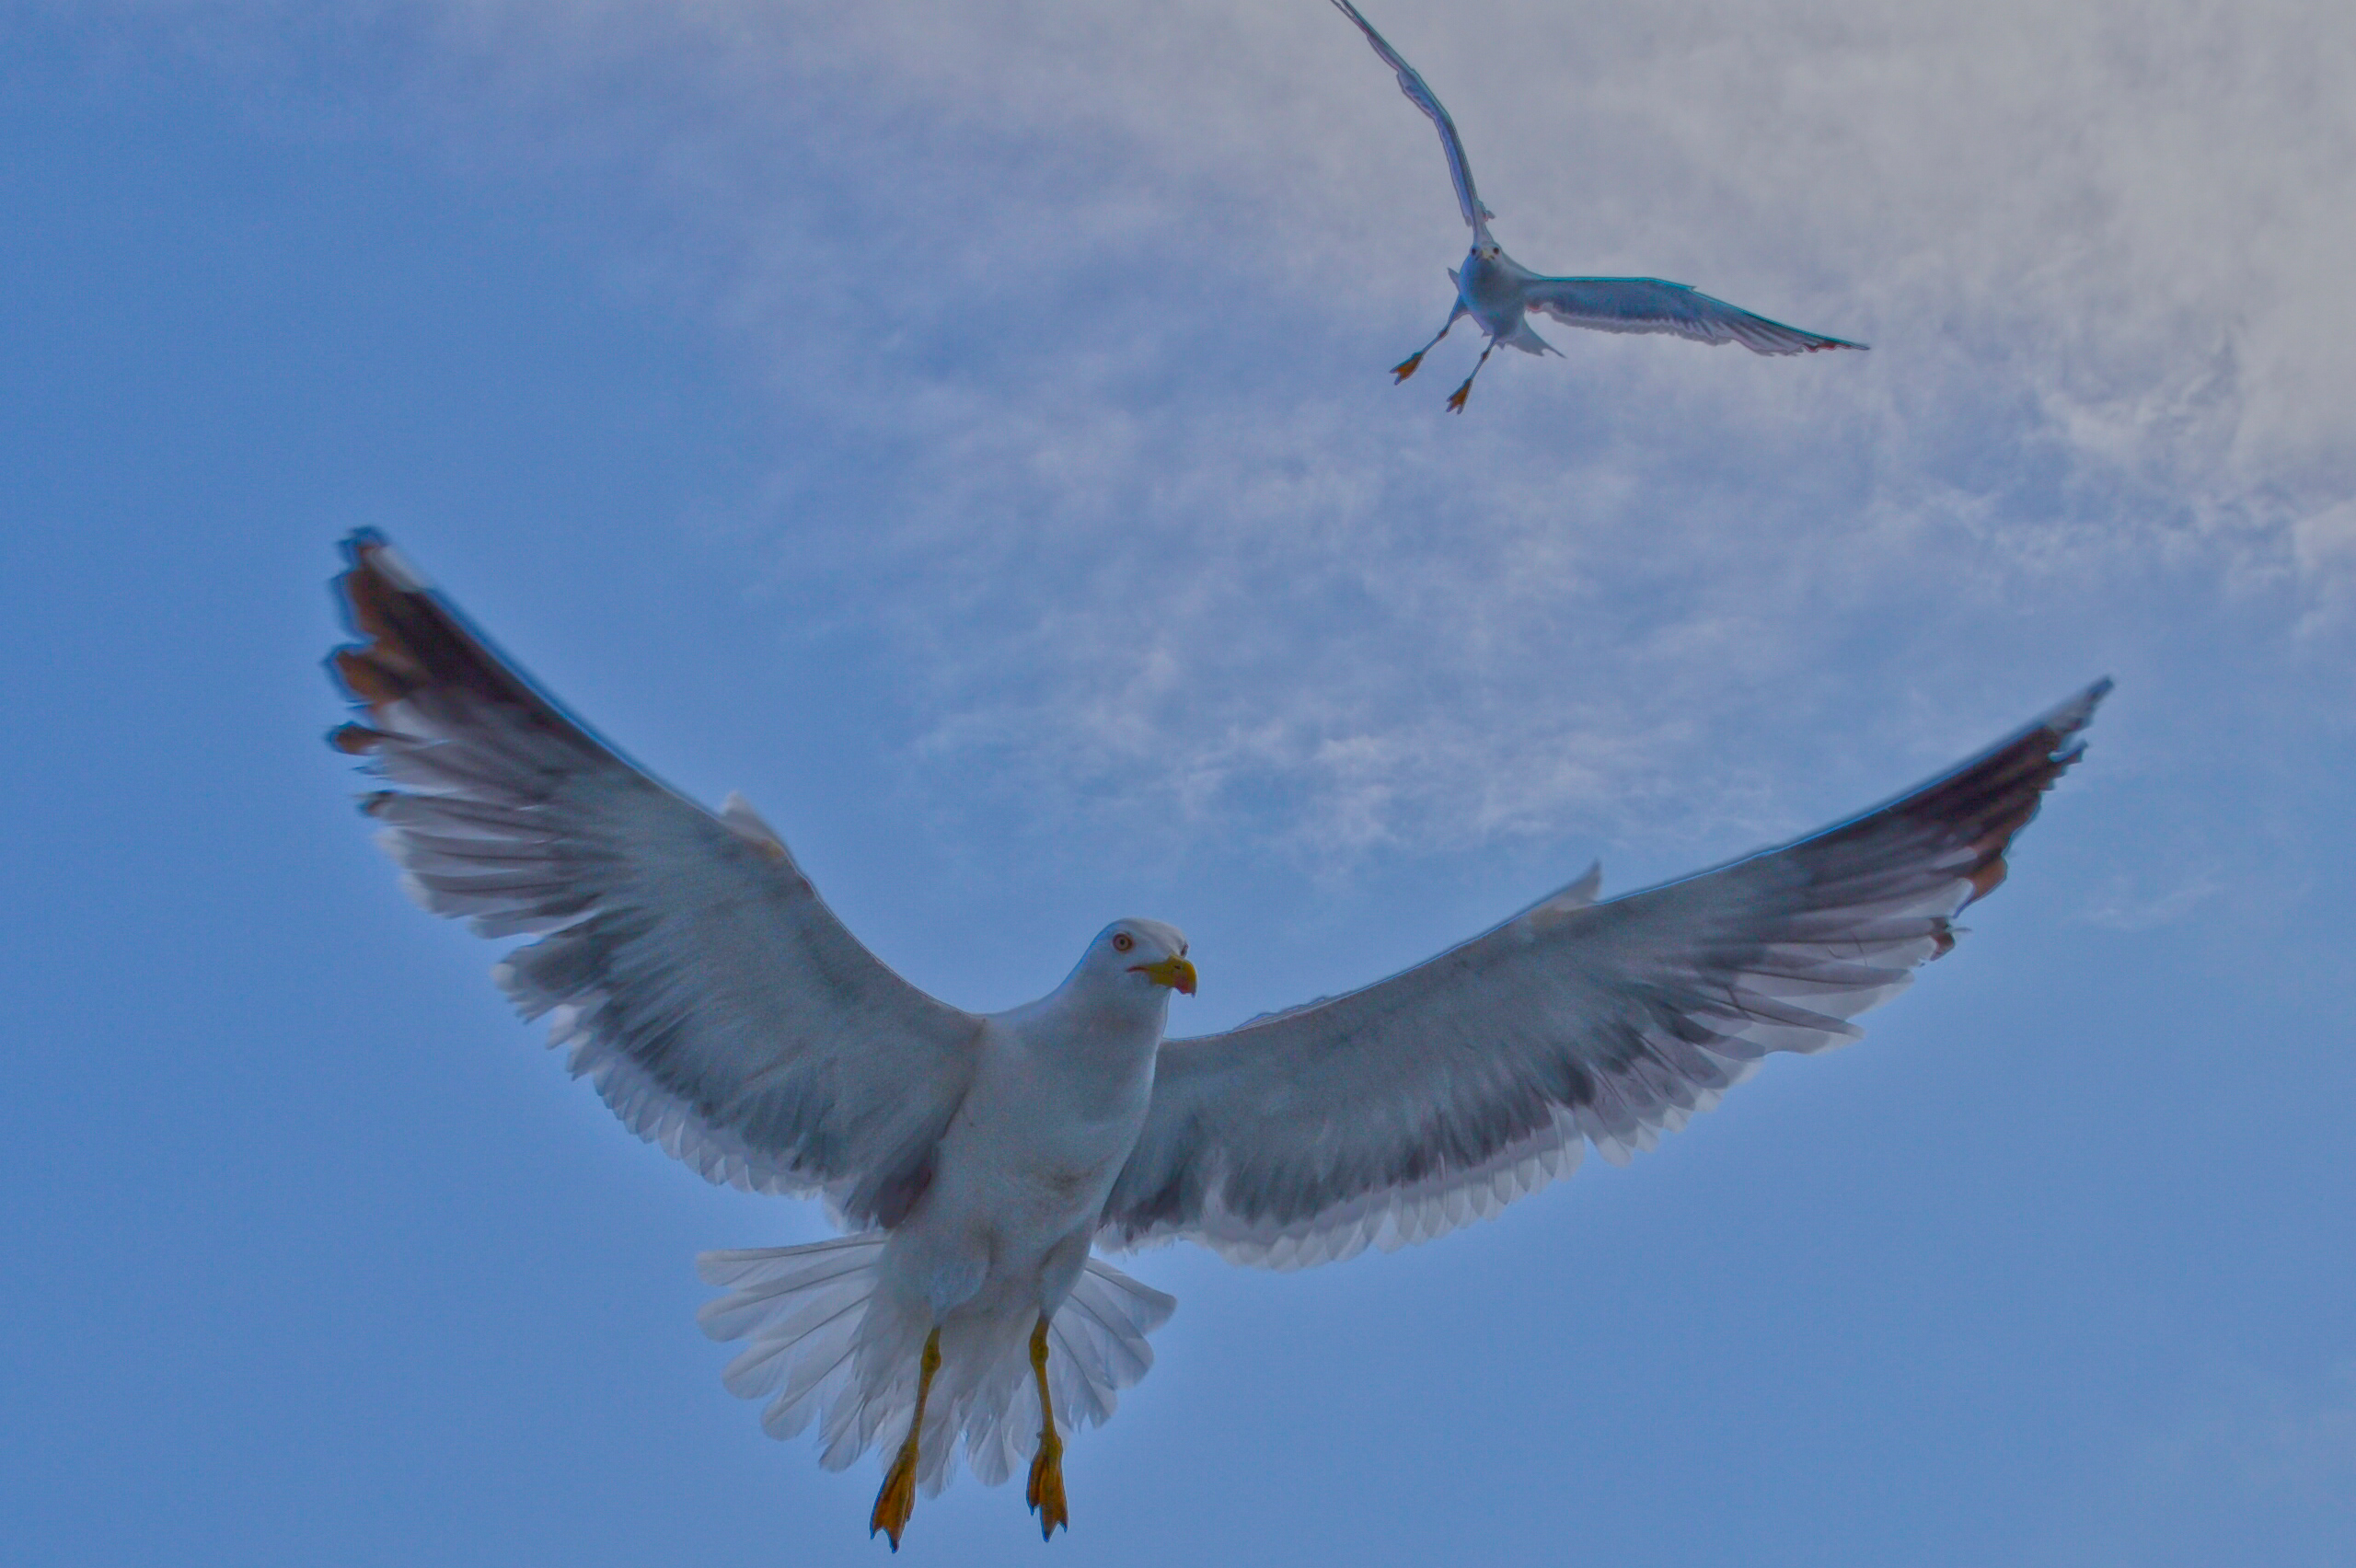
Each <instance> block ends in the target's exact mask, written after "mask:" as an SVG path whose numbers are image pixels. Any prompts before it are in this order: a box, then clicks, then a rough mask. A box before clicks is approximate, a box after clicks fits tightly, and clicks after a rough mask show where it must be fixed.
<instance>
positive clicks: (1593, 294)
mask: <svg viewBox="0 0 2356 1568" xmlns="http://www.w3.org/2000/svg"><path fill="white" fill-rule="evenodd" d="M1335 3H1336V4H1339V0H1335ZM1522 303H1523V305H1524V306H1526V307H1527V308H1529V309H1530V310H1542V311H1544V312H1545V313H1546V314H1547V315H1549V316H1551V317H1553V318H1554V319H1555V320H1557V321H1560V322H1562V323H1563V324H1564V325H1565V326H1567V327H1591V328H1593V329H1596V330H1597V331H1599V332H1674V333H1676V334H1677V335H1678V336H1679V337H1680V338H1691V339H1692V340H1695V341H1696V342H1702V343H1729V342H1731V343H1740V344H1741V345H1742V346H1743V347H1744V348H1746V349H1749V350H1750V352H1753V353H1760V354H1796V353H1814V352H1816V351H1817V350H1819V349H1862V348H1864V347H1865V344H1863V343H1852V342H1849V341H1847V340H1843V339H1841V338H1828V337H1825V336H1824V335H1823V334H1822V333H1819V332H1803V331H1801V330H1800V329H1798V328H1796V327H1786V326H1784V324H1783V323H1782V322H1780V321H1770V320H1768V319H1767V318H1766V317H1763V316H1753V315H1752V314H1751V313H1750V311H1748V310H1743V309H1741V308H1739V307H1738V306H1731V305H1728V304H1727V302H1726V301H1724V300H1722V299H1712V298H1711V297H1710V296H1709V295H1708V294H1703V293H1701V292H1700V291H1699V290H1697V289H1693V288H1690V287H1688V286H1687V285H1686V284H1683V283H1671V282H1663V281H1662V280H1661V279H1658V278H1532V279H1531V280H1530V282H1527V283H1525V284H1524V285H1523V287H1522Z"/></svg>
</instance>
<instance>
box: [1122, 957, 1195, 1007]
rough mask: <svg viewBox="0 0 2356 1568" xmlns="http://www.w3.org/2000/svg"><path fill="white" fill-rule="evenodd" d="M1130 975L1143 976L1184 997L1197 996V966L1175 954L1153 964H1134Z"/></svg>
mask: <svg viewBox="0 0 2356 1568" xmlns="http://www.w3.org/2000/svg"><path fill="white" fill-rule="evenodd" d="M1129 973H1130V974H1142V975H1144V976H1145V977H1146V978H1147V979H1149V980H1150V981H1152V982H1153V983H1154V984H1155V985H1157V986H1170V987H1172V989H1174V990H1176V991H1177V993H1178V994H1179V995H1180V996H1182V997H1191V996H1193V995H1194V994H1195V966H1194V965H1193V964H1191V963H1187V962H1186V961H1185V960H1184V959H1183V958H1180V957H1178V956H1176V955H1175V954H1172V956H1170V957H1168V958H1165V959H1161V960H1159V961H1157V962H1155V963H1132V964H1130V965H1129Z"/></svg>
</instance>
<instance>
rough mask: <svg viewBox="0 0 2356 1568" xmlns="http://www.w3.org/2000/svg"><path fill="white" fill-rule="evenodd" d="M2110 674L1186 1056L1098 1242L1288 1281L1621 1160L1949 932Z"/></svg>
mask: <svg viewBox="0 0 2356 1568" xmlns="http://www.w3.org/2000/svg"><path fill="white" fill-rule="evenodd" d="M2108 688H2109V683H2108V681H2106V682H2103V683H2101V684H2100V685H2097V686H2093V687H2090V688H2088V689H2087V690H2086V691H2085V692H2083V693H2081V694H2080V695H2079V696H2078V697H2076V698H2073V699H2072V700H2071V701H2070V702H2068V703H2066V704H2064V705H2063V706H2061V708H2058V709H2054V710H2053V711H2052V712H2051V713H2050V714H2048V715H2046V716H2045V717H2044V718H2042V719H2040V720H2038V721H2037V722H2036V723H2034V724H2031V725H2030V726H2029V727H2028V728H2027V729H2025V730H2023V731H2021V732H2019V733H2018V734H2015V735H2014V736H2013V737H2012V738H2011V739H2009V740H2006V741H2004V743H2002V744H1999V745H1997V746H1995V747H1993V748H1992V749H1991V750H1989V751H1987V752H1985V753H1983V754H1981V755H1980V756H1978V757H1976V758H1974V759H1973V760H1971V761H1969V762H1967V763H1965V764H1963V765H1962V766H1961V767H1958V768H1955V769H1954V770H1952V771H1950V772H1948V773H1946V774H1944V775H1942V776H1941V777H1939V778H1935V779H1934V780H1932V781H1931V782H1929V783H1927V784H1925V785H1923V786H1922V787H1921V788H1920V789H1918V790H1913V791H1912V792H1911V793H1909V794H1907V795H1903V796H1900V798H1899V799H1897V800H1895V801H1890V802H1888V804H1886V805H1883V806H1881V807H1879V808H1877V809H1876V810H1874V811H1871V812H1868V813H1865V814H1864V815H1862V816H1858V817H1854V818H1853V819H1851V820H1850V821H1848V822H1844V823H1842V824H1839V825H1837V826H1834V827H1831V828H1827V829H1826V830H1825V831H1823V832H1821V833H1819V834H1815V835H1813V836H1809V837H1807V838H1802V839H1799V840H1797V841H1796V842H1794V843H1791V844H1787V845H1784V847H1780V848H1776V849H1770V850H1763V851H1761V852H1760V853H1758V854H1755V855H1750V856H1746V857H1744V858H1743V859H1738V860H1735V861H1731V862H1729V863H1728V864H1727V865H1724V866H1721V867H1719V868H1717V869H1716V870H1711V871H1705V872H1703V873H1702V874H1700V875H1697V876H1692V877H1688V878H1686V879H1684V880H1683V881H1680V882H1669V883H1667V884H1665V885H1663V886H1660V887H1656V888H1652V889H1649V890H1647V891H1646V892H1642V893H1636V894H1629V895H1627V896H1625V897H1622V898H1615V899H1612V900H1611V901H1609V902H1607V903H1602V904H1597V903H1594V902H1592V898H1593V894H1594V882H1593V880H1592V878H1590V879H1588V880H1587V881H1584V882H1580V883H1578V884H1575V885H1574V886H1572V887H1570V888H1567V889H1565V891H1564V892H1563V893H1560V894H1555V895H1554V896H1553V897H1552V898H1549V899H1547V900H1545V901H1544V902H1542V903H1541V904H1538V905H1534V906H1533V907H1531V908H1530V909H1529V910H1526V911H1525V912H1523V913H1522V914H1520V915H1519V916H1517V917H1514V918H1513V919H1511V920H1508V921H1507V922H1506V923H1505V924H1504V925H1502V926H1499V927H1497V928H1496V929H1494V930H1492V931H1490V932H1488V933H1487V934H1486V935H1484V936H1481V937H1477V938H1475V939H1474V940H1472V941H1470V942H1467V943H1465V944H1464V945H1463V946H1461V947H1459V948H1455V949H1453V950H1451V951H1448V952H1445V953H1442V954H1441V955H1440V956H1439V957H1438V958H1435V959H1432V960H1430V961H1429V962H1427V963H1423V964H1420V965H1418V966H1416V967H1415V968H1414V969H1410V970H1408V971H1406V972H1405V973H1403V974H1395V975H1393V976H1392V977H1391V978H1390V979H1388V980H1384V981H1381V982H1380V983H1379V984H1377V985H1374V986H1369V987H1367V988H1366V989H1364V990H1362V991H1355V992H1352V993H1350V994H1349V995H1347V996H1344V997H1334V998H1333V999H1331V1000H1327V1001H1322V1002H1317V1003H1312V1004H1311V1005H1310V1006H1308V1007H1305V1008H1299V1009H1294V1010H1292V1011H1290V1012H1285V1013H1278V1014H1276V1015H1275V1016H1274V1017H1271V1018H1268V1019H1265V1020H1253V1021H1252V1022H1250V1023H1246V1024H1244V1025H1243V1026H1242V1027H1241V1028H1238V1029H1234V1030H1230V1031H1229V1032H1227V1033H1224V1034H1213V1035H1206V1036H1203V1037H1201V1038H1199V1039H1193V1040H1176V1041H1171V1042H1169V1043H1166V1044H1165V1045H1164V1046H1163V1047H1162V1051H1161V1061H1160V1064H1159V1066H1157V1068H1156V1074H1155V1079H1154V1087H1153V1101H1152V1105H1151V1109H1150V1110H1149V1113H1148V1114H1147V1118H1146V1124H1145V1130H1144V1133H1143V1135H1142V1136H1140V1137H1139V1139H1138V1145H1137V1148H1136V1151H1135V1152H1134V1153H1133V1154H1132V1155H1131V1156H1130V1159H1129V1161H1128V1164H1127V1165H1126V1168H1125V1169H1124V1170H1122V1172H1121V1175H1120V1177H1119V1179H1118V1181H1117V1182H1115V1183H1114V1188H1113V1192H1112V1195H1111V1197H1110V1198H1109V1199H1108V1201H1107V1203H1106V1205H1105V1211H1104V1222H1103V1228H1102V1229H1101V1230H1100V1231H1099V1233H1098V1239H1099V1241H1100V1242H1103V1243H1104V1244H1106V1245H1109V1246H1114V1247H1119V1246H1125V1245H1129V1246H1133V1245H1138V1244H1143V1243H1147V1242H1151V1241H1154V1240H1158V1239H1169V1238H1177V1237H1184V1238H1188V1239H1194V1240H1197V1241H1200V1242H1202V1243H1204V1244H1205V1245H1207V1246H1209V1247H1211V1248H1213V1249H1215V1250H1216V1251H1218V1252H1220V1253H1221V1254H1222V1255H1224V1256H1226V1257H1228V1258H1230V1259H1232V1260H1234V1261H1236V1262H1251V1263H1259V1264H1264V1265H1267V1266H1271V1267H1276V1268H1289V1267H1296V1266H1299V1265H1301V1264H1306V1263H1315V1262H1325V1261H1327V1260H1329V1259H1333V1258H1340V1257H1347V1256H1349V1255H1350V1254H1351V1253H1354V1252H1356V1251H1358V1250H1359V1249H1361V1248H1363V1247H1365V1246H1367V1245H1368V1244H1369V1242H1371V1243H1373V1244H1375V1245H1377V1246H1382V1247H1396V1246H1401V1245H1403V1244H1405V1243H1407V1242H1411V1241H1418V1240H1422V1239H1425V1238H1426V1237H1431V1236H1437V1235H1438V1234H1440V1233H1442V1232H1443V1231H1447V1230H1450V1229H1453V1228H1456V1227H1457V1226H1460V1225H1463V1224H1466V1223H1468V1222H1470V1221H1472V1220H1473V1219H1476V1218H1481V1217H1484V1216H1487V1215H1491V1214H1494V1213H1496V1211H1497V1210H1498V1209H1499V1208H1502V1207H1503V1206H1504V1205H1506V1204H1507V1203H1508V1202H1510V1201H1511V1200H1513V1199H1514V1198H1516V1197H1519V1196H1520V1195H1522V1194H1523V1193H1530V1192H1533V1191H1535V1190H1536V1189H1538V1188H1539V1187H1541V1186H1543V1185H1544V1184H1545V1183H1546V1182H1550V1181H1552V1180H1553V1179H1554V1178H1556V1177H1558V1176H1564V1175H1567V1174H1568V1173H1569V1172H1570V1171H1571V1170H1572V1169H1573V1168H1574V1167H1576V1165H1577V1163H1578V1159H1579V1155H1580V1152H1581V1149H1582V1147H1583V1145H1584V1144H1585V1143H1589V1142H1591V1143H1593V1144H1594V1145H1595V1146H1596V1147H1597V1148H1598V1149H1599V1150H1600V1151H1601V1153H1602V1154H1603V1155H1604V1157H1605V1158H1606V1159H1611V1160H1613V1161H1615V1162H1620V1161H1624V1160H1625V1159H1627V1158H1628V1156H1629V1154H1630V1153H1631V1152H1632V1151H1634V1150H1635V1149H1639V1148H1649V1147H1652V1146H1653V1144H1654V1143H1655V1142H1656V1141H1657V1136H1658V1135H1659V1133H1660V1132H1661V1131H1662V1130H1663V1129H1668V1130H1672V1131H1673V1130H1675V1129H1676V1128H1678V1127H1680V1126H1682V1125H1683V1124H1684V1123H1685V1121H1686V1119H1687V1118H1688V1117H1689V1116H1691V1115H1692V1113H1694V1112H1696V1111H1701V1110H1706V1109H1707V1108H1709V1107H1710V1106H1711V1105H1714V1104H1715V1103H1716V1101H1717V1099H1718V1096H1719V1095H1720V1094H1721V1093H1722V1092H1723V1091H1724V1090H1726V1089H1727V1087H1728V1086H1730V1085H1732V1084H1734V1083H1737V1082H1738V1081H1739V1080H1740V1079H1742V1078H1744V1077H1745V1076H1747V1075H1748V1074H1749V1073H1750V1071H1751V1069H1752V1068H1753V1067H1754V1066H1756V1064H1757V1063H1758V1061H1759V1060H1760V1058H1761V1057H1762V1056H1764V1055H1766V1054H1767V1053H1768V1052H1771V1051H1803V1052H1805V1051H1819V1050H1822V1049H1824V1048H1825V1047H1827V1046H1830V1045H1837V1044H1841V1043H1844V1042H1847V1041H1850V1040H1854V1039H1855V1038H1857V1037H1858V1035H1859V1033H1860V1031H1859V1030H1858V1029H1857V1028H1856V1027H1855V1026H1854V1024H1852V1023H1850V1022H1849V1021H1848V1020H1850V1019H1851V1018H1853V1017H1854V1016H1855V1015H1856V1014H1858V1013H1861V1012H1863V1011H1865V1009H1867V1008H1870V1007H1872V1006H1874V1005H1875V1004H1877V1003H1878V1002H1881V1001H1883V1000H1885V999H1887V998H1888V997H1890V996H1891V995H1892V994H1894V993H1896V992H1897V991H1899V990H1900V989H1902V988H1903V987H1904V986H1906V985H1907V984H1908V983H1909V982H1910V981H1911V978H1912V971H1913V970H1914V969H1915V967H1916V966H1917V965H1919V964H1922V963H1924V962H1926V961H1928V960H1930V959H1934V958H1936V957H1938V956H1939V955H1941V954H1942V953H1944V952H1946V951H1947V950H1948V949H1949V948H1950V947H1952V946H1953V945H1954V943H1955V937H1956V928H1955V925H1954V920H1955V917H1956V916H1957V915H1958V913H1960V912H1961V910H1962V909H1963V907H1964V906H1965V905H1968V904H1970V903H1971V902H1972V901H1973V900H1975V899H1978V898H1981V897H1982V896H1984V895H1985V894H1988V893H1989V892H1991V891H1992V889H1993V888H1994V887H1995V886H1996V884H1997V883H1998V882H2002V881H2003V880H2004V871H2005V864H2004V855H2005V851H2006V849H2007V848H2008V847H2009V846H2010V845H2011V843H2012V840H2013V837H2014V836H2015V834H2017V833H2018V832H2019V831H2020V830H2021V829H2022V828H2023V827H2024V826H2026V825H2027V823H2028V821H2029V819H2030V818H2031V817H2033V816H2035V815H2036V814H2037V809H2038V799H2039V797H2040V796H2041V795H2042V794H2043V792H2044V791H2045V790H2048V789H2049V788H2050V787H2051V786H2052V784H2053V782H2054V780H2055V779H2056V778H2059V777H2060V776H2061V773H2062V772H2063V770H2064V769H2066V768H2067V767H2069V766H2070V765H2071V763H2072V762H2073V761H2075V760H2076V758H2077V756H2078V755H2079V752H2080V750H2081V749H2082V747H2081V745H2080V744H2079V743H2078V742H2077V740H2076V736H2077V734H2078V732H2079V731H2081V730H2082V729H2084V728H2085V725H2086V723H2087V721H2088V720H2089V719H2091V718H2092V716H2093V713H2094V709H2095V705H2096V703H2097V702H2098V701H2100V700H2101V698H2102V696H2103V694H2104V692H2106V691H2107V690H2108Z"/></svg>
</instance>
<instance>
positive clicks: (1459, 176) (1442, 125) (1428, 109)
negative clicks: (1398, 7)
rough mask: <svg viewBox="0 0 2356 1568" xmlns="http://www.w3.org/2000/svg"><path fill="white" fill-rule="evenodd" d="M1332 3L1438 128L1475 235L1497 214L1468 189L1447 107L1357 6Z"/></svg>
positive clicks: (1468, 168)
mask: <svg viewBox="0 0 2356 1568" xmlns="http://www.w3.org/2000/svg"><path fill="white" fill-rule="evenodd" d="M1334 6H1336V7H1337V8H1339V9H1340V11H1341V13H1342V15H1344V16H1345V17H1349V18H1350V20H1352V21H1354V22H1356V23H1357V25H1358V31H1360V32H1362V33H1364V34H1366V40H1367V42H1369V43H1370V44H1372V45H1374V52H1376V53H1377V54H1380V55H1381V56H1382V63H1384V64H1386V65H1388V66H1390V67H1391V68H1392V70H1393V71H1396V72H1398V73H1399V90H1400V91H1401V92H1403V93H1405V94H1406V95H1407V101H1408V102H1409V103H1412V104H1414V105H1415V107H1416V108H1417V109H1420V110H1423V111H1424V112H1425V113H1426V114H1428V115H1430V116H1431V117H1432V123H1433V124H1434V125H1437V126H1438V127H1439V144H1440V150H1441V151H1442V152H1445V153H1446V154H1447V155H1448V177H1449V179H1452V180H1454V181H1455V182H1456V204H1457V206H1458V208H1460V209H1461V211H1462V212H1463V213H1464V221H1465V222H1466V223H1467V224H1469V225H1472V231H1473V232H1474V233H1475V234H1480V233H1484V232H1485V228H1484V225H1487V224H1488V223H1490V222H1491V221H1492V220H1494V219H1495V218H1496V215H1497V214H1496V213H1493V212H1491V211H1489V209H1488V207H1487V205H1486V204H1485V203H1484V202H1482V200H1481V198H1480V195H1479V193H1478V192H1476V191H1475V190H1473V189H1472V165H1471V164H1469V163H1467V162H1466V161H1465V159H1464V138H1462V137H1461V136H1459V135H1458V134H1457V133H1456V121H1453V120H1450V119H1449V117H1448V110H1445V109H1442V108H1441V107H1440V102H1439V99H1438V98H1437V97H1436V96H1434V94H1433V92H1432V90H1431V88H1430V87H1428V86H1425V84H1424V78H1423V75H1422V74H1421V73H1420V72H1418V71H1417V70H1416V69H1415V67H1414V66H1413V65H1410V64H1408V63H1407V62H1406V61H1405V60H1404V59H1403V58H1401V56H1400V53H1399V52H1398V51H1397V50H1395V49H1393V48H1392V47H1391V42H1390V40H1388V39H1386V38H1384V37H1383V36H1382V35H1381V34H1380V33H1379V32H1377V31H1375V30H1374V24H1373V23H1372V22H1369V21H1368V20H1367V19H1366V18H1365V17H1362V16H1360V15H1358V8H1357V6H1353V5H1351V4H1350V0H1334Z"/></svg>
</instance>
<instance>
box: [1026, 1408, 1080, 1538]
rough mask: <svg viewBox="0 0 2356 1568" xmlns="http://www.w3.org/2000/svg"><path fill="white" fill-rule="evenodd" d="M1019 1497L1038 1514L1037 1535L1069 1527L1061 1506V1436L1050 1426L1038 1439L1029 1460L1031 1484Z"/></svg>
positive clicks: (1050, 1534) (1047, 1535) (1067, 1515)
mask: <svg viewBox="0 0 2356 1568" xmlns="http://www.w3.org/2000/svg"><path fill="white" fill-rule="evenodd" d="M1022 1495H1023V1500H1024V1501H1025V1502H1027V1503H1029V1504H1030V1505H1031V1511H1032V1512H1033V1513H1034V1514H1036V1515H1038V1516H1039V1539H1041V1540H1053V1539H1055V1537H1056V1528H1057V1526H1059V1525H1060V1526H1061V1527H1062V1528H1064V1529H1065V1530H1066V1531H1067V1532H1068V1531H1069V1530H1070V1528H1071V1514H1070V1512H1069V1511H1068V1509H1067V1508H1066V1507H1065V1506H1064V1440H1063V1439H1062V1438H1061V1437H1058V1436H1057V1435H1056V1434H1055V1433H1054V1432H1053V1431H1052V1430H1050V1431H1048V1432H1047V1433H1046V1434H1045V1435H1043V1436H1042V1437H1041V1438H1040V1439H1039V1452H1038V1455H1037V1456H1036V1457H1035V1458H1033V1459H1032V1461H1031V1484H1030V1486H1029V1487H1028V1488H1026V1489H1025V1490H1024V1492H1023V1494H1022Z"/></svg>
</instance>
